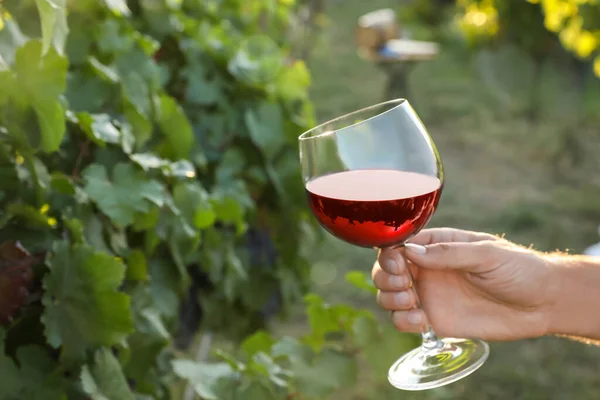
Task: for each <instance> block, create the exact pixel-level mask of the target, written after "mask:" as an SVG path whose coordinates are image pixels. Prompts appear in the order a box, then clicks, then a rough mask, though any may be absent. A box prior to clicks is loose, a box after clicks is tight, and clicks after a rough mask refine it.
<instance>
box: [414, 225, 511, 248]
mask: <svg viewBox="0 0 600 400" xmlns="http://www.w3.org/2000/svg"><path fill="white" fill-rule="evenodd" d="M499 239H500V238H499V237H498V236H495V235H491V234H489V233H484V232H474V231H465V230H462V229H453V228H431V229H423V230H422V231H421V232H419V233H418V234H416V235H415V237H413V238H412V239H410V243H415V244H420V245H423V246H425V245H428V244H433V243H453V242H465V243H472V242H479V241H482V240H499Z"/></svg>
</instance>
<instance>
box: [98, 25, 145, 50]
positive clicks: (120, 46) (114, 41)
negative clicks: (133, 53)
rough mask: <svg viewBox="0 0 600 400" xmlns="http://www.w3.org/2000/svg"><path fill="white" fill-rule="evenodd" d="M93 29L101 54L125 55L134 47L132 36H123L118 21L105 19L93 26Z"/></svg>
mask: <svg viewBox="0 0 600 400" xmlns="http://www.w3.org/2000/svg"><path fill="white" fill-rule="evenodd" d="M94 28H95V32H94V36H95V37H96V41H97V44H98V48H99V50H100V51H101V52H103V53H107V54H119V53H125V52H127V51H129V50H131V49H132V48H133V46H134V43H135V42H134V39H133V36H132V35H127V34H123V32H122V31H121V27H120V25H119V21H118V20H117V19H115V18H110V19H106V20H104V21H103V22H101V23H99V24H97V25H95V26H94Z"/></svg>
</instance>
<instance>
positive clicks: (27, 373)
mask: <svg viewBox="0 0 600 400" xmlns="http://www.w3.org/2000/svg"><path fill="white" fill-rule="evenodd" d="M4 336H5V333H4V332H3V331H1V330H0V400H18V399H31V400H66V398H67V396H66V395H65V393H64V391H63V389H62V381H61V379H60V376H59V375H58V373H57V371H56V366H55V364H54V362H53V361H52V360H51V359H50V357H48V355H47V354H46V352H45V351H44V349H42V348H41V347H39V346H24V347H20V348H19V349H18V350H17V360H18V361H19V363H18V365H17V364H16V363H15V362H14V361H13V360H12V359H11V358H9V357H8V356H6V355H5V354H4V351H3V348H4Z"/></svg>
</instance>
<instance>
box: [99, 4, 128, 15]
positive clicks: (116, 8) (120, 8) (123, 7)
mask: <svg viewBox="0 0 600 400" xmlns="http://www.w3.org/2000/svg"><path fill="white" fill-rule="evenodd" d="M104 2H105V3H106V5H107V6H108V9H109V10H110V11H112V12H113V13H114V14H115V15H116V16H117V17H120V16H124V17H128V16H129V15H131V11H130V10H129V7H127V1H126V0H104Z"/></svg>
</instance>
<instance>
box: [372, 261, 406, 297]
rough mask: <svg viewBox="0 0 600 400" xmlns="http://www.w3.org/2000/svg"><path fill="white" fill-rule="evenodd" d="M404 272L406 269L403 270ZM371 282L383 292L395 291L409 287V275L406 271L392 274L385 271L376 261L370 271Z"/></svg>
mask: <svg viewBox="0 0 600 400" xmlns="http://www.w3.org/2000/svg"><path fill="white" fill-rule="evenodd" d="M405 272H406V271H405ZM371 278H372V279H373V284H374V285H375V287H376V288H377V289H379V290H382V291H384V292H397V291H399V290H406V289H408V288H410V286H411V284H410V277H409V276H408V274H407V273H403V274H400V275H392V274H390V273H388V272H387V271H385V270H384V269H383V268H381V266H380V265H379V263H378V262H377V261H376V262H375V265H374V266H373V270H372V273H371Z"/></svg>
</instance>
